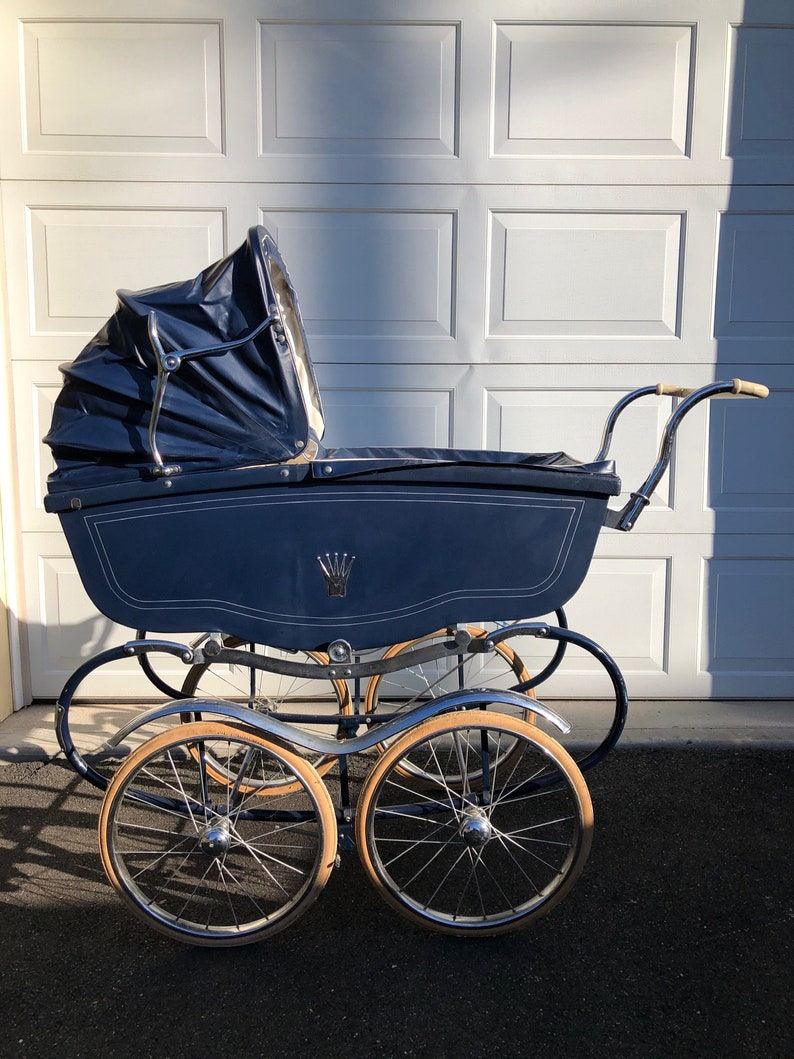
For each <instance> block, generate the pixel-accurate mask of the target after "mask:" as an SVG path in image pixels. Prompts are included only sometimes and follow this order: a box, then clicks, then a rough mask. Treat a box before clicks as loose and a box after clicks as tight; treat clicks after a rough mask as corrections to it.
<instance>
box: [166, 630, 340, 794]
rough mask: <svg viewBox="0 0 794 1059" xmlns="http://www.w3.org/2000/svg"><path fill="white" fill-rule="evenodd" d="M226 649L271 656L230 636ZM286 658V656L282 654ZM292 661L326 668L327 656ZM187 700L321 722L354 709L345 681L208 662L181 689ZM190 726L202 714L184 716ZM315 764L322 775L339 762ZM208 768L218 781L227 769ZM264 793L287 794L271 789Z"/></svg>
mask: <svg viewBox="0 0 794 1059" xmlns="http://www.w3.org/2000/svg"><path fill="white" fill-rule="evenodd" d="M223 645H224V647H228V648H237V647H242V648H244V649H249V650H252V651H255V652H258V653H267V652H268V651H271V650H272V649H271V648H268V647H264V648H263V647H259V646H257V645H254V644H250V645H249V644H247V643H246V641H243V640H240V639H238V638H236V637H230V636H227V637H225V638H224V641H223ZM277 653H278V654H281V652H277ZM289 658H290V659H292V660H293V661H297V662H316V663H317V664H318V665H326V664H327V663H328V656H327V655H325V654H323V653H321V652H319V651H301V652H295V653H294V654H290V655H289ZM182 696H183V697H185V698H191V697H196V698H207V697H211V696H218V697H219V698H223V699H226V700H227V701H230V702H236V703H238V704H239V705H242V706H246V707H248V708H249V709H252V710H257V711H258V712H260V713H264V712H267V713H274V714H276V715H278V713H279V712H281V713H288V712H290V711H299V712H303V713H308V712H309V711H310V710H313V711H315V712H316V713H317V714H318V717H322V716H323V715H325V716H328V715H329V714H331V715H336V714H349V713H352V710H353V706H352V702H351V699H350V692H349V690H348V687H347V684H346V683H345V681H344V680H322V679H320V678H309V677H295V676H287V675H285V674H281V673H271V672H268V671H267V670H263V669H257V668H254V667H253V666H251V665H244V664H238V665H233V666H230V665H227V664H221V663H212V662H204V663H201V664H199V665H195V666H191V668H190V669H189V670H188V674H187V676H186V677H185V681H184V684H183V685H182ZM182 716H183V720H184V721H186V722H191V721H196V720H200V719H201V715H200V714H196V713H186V714H183V715H182ZM310 760H311V763H312V765H314V767H315V769H316V770H317V772H319V774H320V775H321V776H322V775H324V774H325V773H326V772H327V771H328V770H329V769H330V768H331V767H332V766H333V764H334V762H335V761H336V758H334V757H328V756H324V757H321V756H319V755H314V756H313V757H311V758H310ZM207 767H208V768H214V775H215V777H216V778H219V779H220V778H222V774H223V770H222V767H221V766H220V765H218V764H216V765H215V766H213V763H212V762H211V761H210V760H208V761H207ZM265 793H271V794H272V793H286V792H283V791H281V790H280V789H278V788H276V789H275V790H274V789H273V788H272V786H269V787H268V788H266V790H265Z"/></svg>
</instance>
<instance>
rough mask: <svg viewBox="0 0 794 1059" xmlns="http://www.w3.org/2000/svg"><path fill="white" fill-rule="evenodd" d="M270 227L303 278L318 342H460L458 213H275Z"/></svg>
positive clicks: (307, 315)
mask: <svg viewBox="0 0 794 1059" xmlns="http://www.w3.org/2000/svg"><path fill="white" fill-rule="evenodd" d="M263 220H264V222H265V224H266V225H267V226H268V228H269V229H270V231H272V232H273V234H274V236H275V238H276V242H277V243H278V245H279V247H280V249H281V250H282V252H283V254H284V257H285V259H286V260H287V261H288V262H289V263H290V271H291V274H292V275H293V276H294V277H297V276H298V275H300V302H301V312H302V315H303V319H304V323H305V326H306V330H307V332H308V336H309V339H310V340H314V339H322V338H337V339H343V338H356V339H360V338H365V339H367V338H368V339H378V338H390V339H401V338H404V339H413V338H447V339H449V338H452V337H453V336H454V324H455V302H456V293H457V292H456V289H455V282H454V276H455V255H456V231H457V214H456V212H455V211H454V210H432V211H428V210H423V211H411V210H404V209H402V210H401V209H385V208H384V209H379V210H377V211H369V210H323V209H307V210H304V211H299V210H290V211H279V210H267V211H266V212H265V215H264V217H263ZM296 282H297V280H296Z"/></svg>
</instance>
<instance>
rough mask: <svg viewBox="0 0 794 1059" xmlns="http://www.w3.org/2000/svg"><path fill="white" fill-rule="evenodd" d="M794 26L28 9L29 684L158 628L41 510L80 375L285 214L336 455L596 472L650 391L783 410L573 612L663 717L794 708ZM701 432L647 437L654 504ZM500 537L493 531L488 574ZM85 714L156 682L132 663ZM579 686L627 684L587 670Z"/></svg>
mask: <svg viewBox="0 0 794 1059" xmlns="http://www.w3.org/2000/svg"><path fill="white" fill-rule="evenodd" d="M790 16H791V5H790V3H787V2H785V0H780V2H773V0H769V2H767V0H761V2H757V3H756V2H753V0H747V2H746V3H742V2H740V0H725V2H722V3H720V4H715V3H713V0H658V2H652V0H647V2H644V3H642V4H637V3H636V2H628V0H604V2H598V3H592V2H586V0H556V2H555V3H554V4H548V3H546V2H542V0H523V2H516V0H503V2H502V3H500V4H498V5H496V4H487V3H483V2H481V0H405V2H403V3H401V4H399V5H395V4H393V3H386V2H381V0H372V2H371V3H369V4H367V5H364V6H363V7H362V5H361V4H359V3H357V2H354V0H336V2H335V3H333V4H332V3H329V2H327V0H326V2H320V0H291V2H289V3H287V2H283V0H280V2H272V3H266V2H265V3H263V2H258V3H257V2H254V0H234V2H232V0H194V2H192V3H191V4H190V5H188V6H187V7H186V5H185V4H183V3H181V2H178V0H157V3H155V2H153V0H136V3H134V4H132V3H127V4H126V5H125V4H123V3H119V2H117V0H113V2H111V0H95V2H94V3H92V4H91V7H90V13H88V14H87V13H86V7H85V5H83V4H80V3H78V2H77V0H59V2H56V3H51V4H49V5H45V6H44V7H43V6H42V5H41V4H40V3H38V2H34V0H7V2H6V3H5V4H4V5H3V13H2V49H3V51H2V55H0V70H1V71H2V72H1V73H0V77H1V78H2V88H3V98H4V101H5V102H4V106H3V108H2V115H1V116H0V120H1V121H2V123H3V124H2V138H1V139H0V151H1V152H2V155H1V166H2V168H1V169H0V172H1V173H2V210H3V212H2V223H3V241H4V247H5V255H6V281H7V289H8V322H7V333H8V335H9V351H10V352H9V358H8V359H9V365H10V369H11V370H10V377H11V399H10V401H9V408H10V411H11V413H12V415H11V416H10V417H9V438H8V442H9V445H8V448H7V453H9V455H7V456H6V457H5V458H6V459H7V466H6V468H5V471H6V473H5V474H4V477H3V502H4V512H5V520H6V521H5V525H6V527H7V530H6V537H7V538H9V539H8V540H7V542H6V543H7V551H8V557H7V572H8V573H9V579H10V582H11V587H12V591H14V593H15V598H14V599H12V601H11V602H12V603H13V605H14V610H15V613H16V615H17V617H18V626H17V629H18V633H19V640H18V647H17V650H18V673H19V679H18V684H19V686H20V688H22V691H21V692H20V694H21V695H22V696H23V697H24V698H25V699H26V700H27V701H29V699H30V698H31V697H37V698H48V697H52V696H54V695H56V694H57V693H58V691H59V689H60V687H61V685H62V683H63V681H64V680H65V678H66V677H67V675H68V674H69V673H70V672H71V670H72V669H73V668H74V667H75V666H76V665H77V664H79V662H80V661H81V660H82V659H85V658H86V657H87V656H89V655H90V654H92V653H94V652H95V651H97V650H98V649H100V648H101V647H103V646H109V645H113V644H116V643H117V642H119V641H120V640H121V639H122V638H123V637H125V636H126V635H128V634H127V632H126V631H125V630H120V629H118V628H114V627H112V626H111V625H110V624H109V623H108V622H107V621H106V620H105V619H104V618H103V617H102V616H100V615H98V614H97V613H96V611H95V610H94V608H93V607H92V605H91V604H90V603H89V602H88V600H87V599H86V597H85V595H84V593H83V590H82V587H81V585H80V582H79V579H78V577H77V575H76V572H75V570H74V567H73V564H72V561H71V558H70V556H69V554H68V549H67V548H66V546H65V544H64V540H63V538H62V537H61V535H60V532H59V530H58V526H57V520H56V519H55V516H50V515H47V514H45V513H44V511H43V508H42V503H41V497H42V495H43V494H44V492H45V479H46V475H47V473H48V471H49V468H50V466H51V465H50V461H49V456H48V454H47V452H46V451H45V450H44V449H43V447H42V446H41V444H40V441H39V439H40V437H41V435H42V434H43V433H45V431H46V429H47V427H48V424H49V419H50V414H51V407H52V402H53V400H54V398H55V396H56V394H57V392H58V389H59V385H60V377H59V373H58V364H59V362H61V361H63V360H70V359H72V358H73V357H74V356H75V355H76V354H77V352H79V350H80V348H81V347H82V346H83V344H84V343H85V342H86V341H87V339H88V338H89V337H90V335H91V334H93V332H94V331H95V330H96V329H97V328H98V327H99V326H100V325H101V323H102V322H103V321H104V319H105V318H106V317H107V316H108V315H109V314H110V313H111V312H112V310H113V308H114V304H115V297H114V290H115V289H116V288H117V287H126V288H137V287H146V286H151V285H154V284H157V283H161V282H166V281H169V280H173V279H182V278H185V277H186V276H189V275H194V274H195V273H196V272H197V271H198V270H199V269H200V268H202V267H203V266H204V265H206V264H207V263H209V262H211V261H213V260H215V259H217V258H219V257H220V256H222V255H223V253H224V252H225V251H226V250H227V249H231V248H232V247H234V246H235V245H237V244H238V243H239V242H241V241H242V239H243V237H244V234H245V231H246V229H247V228H248V227H249V226H250V225H252V224H255V223H264V224H265V225H266V226H268V227H269V228H270V229H271V230H272V231H273V233H274V235H275V236H276V238H277V241H278V242H279V244H280V246H281V248H282V250H283V253H284V256H285V258H286V260H287V262H288V264H289V266H290V271H291V272H292V274H293V278H294V279H295V281H296V285H297V287H298V290H299V292H300V295H301V301H302V306H303V309H304V313H305V316H306V320H307V325H308V330H309V336H310V339H311V346H312V353H313V357H314V359H315V361H316V363H317V367H318V375H319V380H320V384H321V387H322V391H323V395H324V402H325V405H326V412H327V419H328V432H327V436H326V440H327V441H328V443H329V444H343V445H369V444H383V445H392V444H412V445H444V446H446V445H452V446H461V447H503V448H509V449H524V450H528V451H547V450H553V449H558V448H562V449H565V450H566V451H568V452H570V453H571V454H573V455H575V456H577V457H579V458H581V459H587V458H589V457H592V455H593V454H594V452H595V450H596V449H597V448H598V444H599V440H600V429H601V424H602V420H603V417H604V415H605V413H606V411H607V409H608V408H609V407H610V406H611V405H612V403H613V402H614V400H615V399H616V398H617V396H618V395H619V394H621V393H622V392H624V391H626V390H628V389H630V388H633V387H635V386H639V385H644V384H646V383H649V382H657V381H663V382H669V383H674V384H680V385H684V386H692V385H696V384H699V383H702V382H706V381H710V380H712V379H714V378H723V377H726V378H731V377H734V376H738V377H740V378H741V377H743V378H750V379H754V378H758V379H760V380H762V381H764V382H766V383H768V384H769V385H770V386H771V387H772V388H773V389H774V390H775V392H774V394H773V396H772V398H771V399H770V400H769V401H766V402H755V403H753V402H750V401H735V402H733V403H730V402H727V401H723V402H715V403H714V404H713V405H712V406H711V408H710V409H708V410H706V411H705V412H704V411H698V412H696V413H694V414H693V416H692V418H691V419H690V420H688V421H687V422H686V423H685V425H684V427H683V428H682V431H681V439H680V444H679V446H678V449H677V451H676V455H675V460H674V463H673V466H672V468H671V473H670V475H669V476H668V477H667V478H666V479H665V480H664V482H663V484H662V487H661V488H660V489H659V491H658V493H657V494H656V495H655V496H654V498H653V503H652V505H651V508H650V509H649V510H648V511H647V512H646V514H645V515H644V516H643V519H642V521H641V522H640V524H639V526H638V528H637V530H636V531H634V532H633V533H632V534H630V535H626V534H618V533H616V532H613V531H605V532H604V533H603V534H602V536H601V540H600V543H599V548H598V551H597V555H596V558H595V561H594V564H593V568H592V571H591V575H590V576H589V578H588V580H587V582H586V583H585V586H584V587H583V588H582V589H581V591H580V592H579V594H578V595H577V596H576V597H575V599H574V600H573V601H572V602H571V604H570V606H569V608H568V611H569V617H570V620H571V624H572V625H573V626H574V627H576V628H579V629H581V630H582V631H583V632H586V633H588V634H589V635H591V636H593V637H595V638H596V639H597V640H599V641H600V642H601V643H603V644H604V646H606V647H607V649H608V650H609V651H610V652H611V653H612V654H614V655H615V656H616V658H617V659H618V661H619V662H620V664H621V665H622V667H623V669H624V671H625V673H626V678H627V682H628V685H629V690H630V692H631V693H633V694H634V695H637V696H670V697H672V696H687V697H689V696H700V697H708V696H719V697H729V696H741V697H760V696H781V695H790V694H791V693H792V668H794V667H793V664H792V647H791V628H792V627H793V626H794V603H793V602H792V601H794V577H792V575H793V574H794V563H793V562H792V549H791V532H792V528H794V523H793V521H792V474H791V469H790V468H791V454H792V427H791V423H792V411H793V409H792V398H791V385H792V374H793V373H792V339H794V311H793V310H792V299H791V290H792V287H793V286H794V282H793V281H794V194H792V175H793V174H794V20H792V19H791V17H790ZM670 411H671V401H670V399H662V398H652V399H649V400H647V401H646V402H645V403H644V404H642V405H640V406H634V409H633V410H632V411H631V413H630V414H627V416H626V420H625V424H624V429H623V431H622V432H621V433H620V435H619V436H618V438H617V440H616V451H615V454H616V456H617V459H618V469H619V471H620V473H621V476H622V478H623V481H624V483H625V485H626V487H627V489H629V490H630V489H631V488H635V487H637V486H638V485H639V484H640V482H641V481H642V479H643V478H644V476H645V473H646V472H647V470H648V469H649V467H650V464H651V462H652V461H653V458H654V453H655V447H656V443H657V438H658V433H659V429H660V426H661V424H662V423H663V421H664V419H665V417H666V416H667V414H668V413H669V412H670ZM14 451H15V453H16V454H15V456H14V455H12V454H13V453H14ZM227 546H228V547H233V546H234V543H233V542H227ZM451 546H454V542H451ZM498 547H499V527H498V526H494V534H493V539H492V540H490V541H484V542H483V551H482V555H481V556H473V557H472V561H475V562H480V561H482V562H487V557H488V552H489V550H490V549H493V548H498ZM252 561H253V562H255V561H256V557H255V556H252ZM421 561H422V558H421V555H418V556H417V558H416V562H417V566H419V567H421ZM537 661H538V660H537V659H533V664H537ZM175 664H176V665H177V666H178V665H179V664H178V663H175ZM172 679H175V680H178V679H181V673H174V674H173V677H172ZM89 690H90V691H91V692H92V693H93V694H95V695H102V696H119V697H126V696H130V695H146V694H147V685H146V684H145V682H144V681H143V679H142V678H141V677H140V675H139V674H138V672H137V670H136V668H135V666H134V664H132V663H131V664H130V665H128V666H126V667H125V666H119V667H118V668H117V669H116V670H114V671H112V672H111V671H108V672H107V673H105V674H103V675H101V676H99V677H97V679H96V680H95V681H94V683H93V685H92V686H91V687H90V689H89ZM554 690H555V691H556V692H558V693H559V694H575V695H588V694H598V693H599V691H600V690H601V689H600V688H599V687H598V686H597V685H596V684H595V683H594V682H593V679H592V674H591V673H590V672H589V669H588V666H587V665H586V663H584V662H583V661H578V660H572V664H571V666H570V667H568V668H567V669H566V671H565V675H564V676H563V677H561V678H560V679H559V681H558V682H557V684H556V686H555V689H554Z"/></svg>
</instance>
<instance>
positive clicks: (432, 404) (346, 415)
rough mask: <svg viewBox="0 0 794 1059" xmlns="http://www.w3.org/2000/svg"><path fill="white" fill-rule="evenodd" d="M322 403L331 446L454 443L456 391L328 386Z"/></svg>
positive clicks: (327, 439)
mask: <svg viewBox="0 0 794 1059" xmlns="http://www.w3.org/2000/svg"><path fill="white" fill-rule="evenodd" d="M323 408H324V410H325V423H326V428H325V437H324V439H323V443H324V444H325V445H327V446H328V447H334V448H341V447H346V448H353V447H359V448H362V447H364V448H365V447H367V446H370V445H386V446H409V447H410V446H414V447H415V446H427V447H430V448H433V447H436V446H438V447H441V448H448V447H450V446H451V444H452V395H451V394H450V393H449V392H448V391H445V390H441V391H438V390H435V391H433V390H430V391H428V390H336V389H327V390H324V391H323Z"/></svg>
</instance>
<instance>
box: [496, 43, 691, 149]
mask: <svg viewBox="0 0 794 1059" xmlns="http://www.w3.org/2000/svg"><path fill="white" fill-rule="evenodd" d="M694 28H695V27H694V26H692V25H683V26H669V25H668V26H664V25H653V24H645V25H622V24H620V23H611V24H609V23H600V24H598V25H593V24H592V23H584V22H582V23H579V24H576V23H569V22H566V23H558V24H556V25H555V24H553V23H548V22H542V23H541V22H524V23H514V22H510V23H496V24H495V26H494V72H493V88H492V97H493V98H492V114H493V151H494V154H496V155H497V156H499V155H501V156H514V155H518V156H529V157H531V156H532V155H542V156H548V155H552V156H559V155H561V156H566V155H568V156H575V157H587V156H595V157H598V158H604V157H605V156H607V157H609V156H614V157H642V156H660V155H661V156H674V157H682V156H685V155H686V154H687V153H688V150H689V114H690V100H691V94H692V80H693V71H694Z"/></svg>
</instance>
